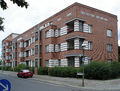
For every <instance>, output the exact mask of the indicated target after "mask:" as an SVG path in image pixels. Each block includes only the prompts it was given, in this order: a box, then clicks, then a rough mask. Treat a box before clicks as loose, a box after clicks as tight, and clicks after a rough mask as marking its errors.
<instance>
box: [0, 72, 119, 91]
mask: <svg viewBox="0 0 120 91" xmlns="http://www.w3.org/2000/svg"><path fill="white" fill-rule="evenodd" d="M1 79H7V80H9V81H10V83H11V85H12V88H11V91H100V90H87V89H83V88H82V89H81V88H74V87H69V86H63V85H55V84H51V83H45V82H40V81H37V80H34V79H33V78H28V79H25V78H18V77H17V76H11V75H8V74H2V73H0V80H1ZM104 91H110V90H104ZM111 91H119V90H111Z"/></svg>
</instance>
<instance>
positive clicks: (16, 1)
mask: <svg viewBox="0 0 120 91" xmlns="http://www.w3.org/2000/svg"><path fill="white" fill-rule="evenodd" d="M10 1H11V2H13V4H17V5H18V6H19V7H25V8H27V7H28V3H27V2H26V1H25V0H10ZM0 7H1V8H2V9H3V10H5V9H7V8H8V6H7V3H6V2H5V1H4V0H0ZM3 20H4V18H2V17H0V31H4V26H3V25H2V24H3Z"/></svg>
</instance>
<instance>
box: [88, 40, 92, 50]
mask: <svg viewBox="0 0 120 91" xmlns="http://www.w3.org/2000/svg"><path fill="white" fill-rule="evenodd" d="M88 50H92V42H91V41H90V42H88Z"/></svg>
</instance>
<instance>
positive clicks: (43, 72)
mask: <svg viewBox="0 0 120 91" xmlns="http://www.w3.org/2000/svg"><path fill="white" fill-rule="evenodd" d="M38 74H39V75H48V68H47V67H40V68H39V69H38Z"/></svg>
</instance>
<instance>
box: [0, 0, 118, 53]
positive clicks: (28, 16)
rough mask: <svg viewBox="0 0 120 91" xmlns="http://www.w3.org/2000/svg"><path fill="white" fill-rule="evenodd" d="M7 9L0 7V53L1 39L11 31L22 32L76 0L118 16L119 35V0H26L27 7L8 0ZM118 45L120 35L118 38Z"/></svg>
mask: <svg viewBox="0 0 120 91" xmlns="http://www.w3.org/2000/svg"><path fill="white" fill-rule="evenodd" d="M5 1H7V2H8V7H9V8H8V9H7V10H4V11H3V10H2V9H1V8H0V17H4V18H5V20H4V26H5V32H2V31H0V55H1V43H2V40H3V39H4V38H5V37H6V36H8V35H9V34H11V33H19V34H21V33H23V32H24V31H26V30H28V29H29V28H31V27H32V26H34V25H36V24H38V23H40V22H41V21H43V20H45V19H46V18H48V17H50V16H52V15H54V14H55V13H57V12H59V11H60V10H62V9H64V8H66V7H67V6H69V5H71V4H73V3H75V2H78V3H81V4H85V5H87V6H91V7H94V8H97V9H100V10H103V11H106V12H109V13H112V14H115V15H117V16H118V35H120V0H35V1H34V0H26V1H27V2H28V3H29V7H28V9H25V8H20V7H17V5H13V4H12V2H9V1H10V0H5ZM118 39H119V41H118V43H119V45H120V37H119V38H118Z"/></svg>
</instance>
